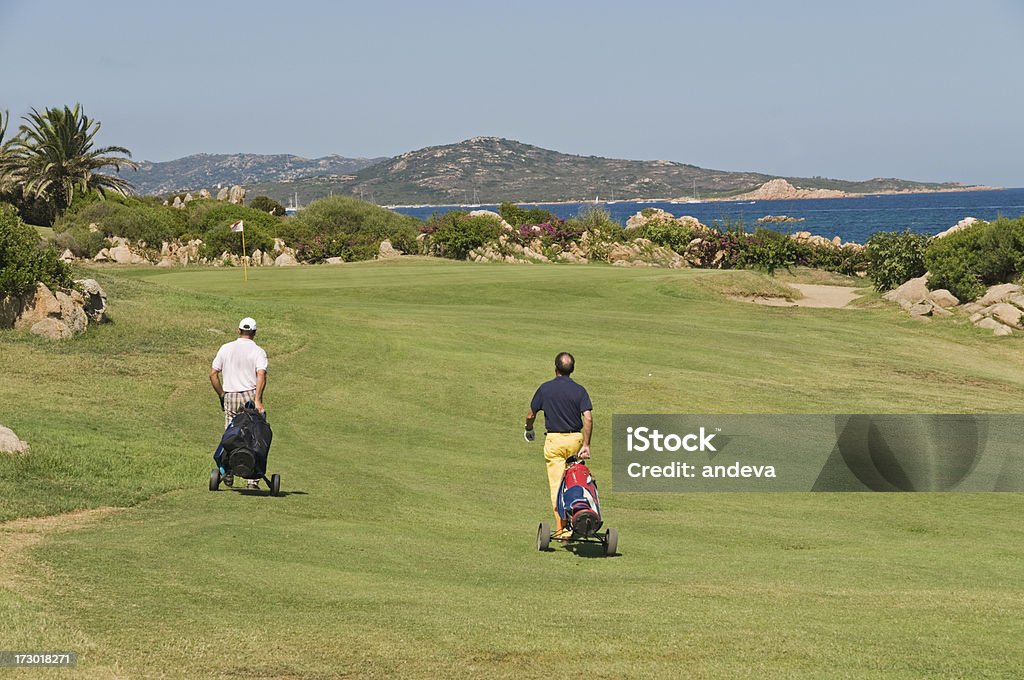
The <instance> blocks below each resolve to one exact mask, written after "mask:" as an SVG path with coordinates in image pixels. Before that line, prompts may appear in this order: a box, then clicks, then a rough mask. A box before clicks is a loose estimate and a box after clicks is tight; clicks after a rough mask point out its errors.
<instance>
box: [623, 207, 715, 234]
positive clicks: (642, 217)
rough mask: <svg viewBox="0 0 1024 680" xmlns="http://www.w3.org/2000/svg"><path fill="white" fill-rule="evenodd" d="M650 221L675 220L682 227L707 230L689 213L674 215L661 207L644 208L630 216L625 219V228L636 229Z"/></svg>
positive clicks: (667, 221)
mask: <svg viewBox="0 0 1024 680" xmlns="http://www.w3.org/2000/svg"><path fill="white" fill-rule="evenodd" d="M650 222H656V223H662V224H664V223H672V222H675V223H676V224H679V225H681V226H684V227H689V228H691V229H693V230H695V231H697V230H700V231H707V229H708V228H707V226H705V225H703V224H701V222H700V220H698V219H697V218H696V217H691V216H690V215H681V216H679V217H676V216H675V215H673V214H672V213H670V212H666V211H664V210H662V209H661V208H645V209H644V210H641V211H640V212H638V213H636V214H635V215H633V216H631V217H630V218H629V219H627V220H626V229H627V231H628V230H629V229H637V228H639V227H643V226H645V225H647V224H648V223H650Z"/></svg>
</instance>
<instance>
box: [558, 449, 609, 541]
mask: <svg viewBox="0 0 1024 680" xmlns="http://www.w3.org/2000/svg"><path fill="white" fill-rule="evenodd" d="M566 466H567V467H566V468H565V474H564V475H562V485H561V487H559V489H558V505H557V510H558V515H559V517H561V518H562V521H563V522H564V524H565V526H566V528H568V529H570V530H571V531H572V533H573V534H574V535H576V536H593V535H594V534H595V533H596V532H597V530H598V529H600V528H601V524H602V522H601V505H600V502H599V501H598V498H597V482H595V481H594V477H593V475H591V474H590V468H588V467H587V466H586V465H584V464H583V461H581V460H579V459H578V458H576V457H575V456H574V457H572V458H570V459H569V460H568V461H566Z"/></svg>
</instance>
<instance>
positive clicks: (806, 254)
mask: <svg viewBox="0 0 1024 680" xmlns="http://www.w3.org/2000/svg"><path fill="white" fill-rule="evenodd" d="M799 248H800V260H799V262H798V264H801V265H803V266H805V267H812V268H814V269H824V270H825V271H830V272H838V273H839V274H846V275H847V276H856V275H857V274H859V273H861V272H866V271H867V270H868V255H867V251H866V250H865V249H864V248H860V247H858V246H855V245H852V244H849V243H847V244H845V245H842V246H836V245H832V244H827V245H826V244H824V243H801V244H799Z"/></svg>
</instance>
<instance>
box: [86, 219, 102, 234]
mask: <svg viewBox="0 0 1024 680" xmlns="http://www.w3.org/2000/svg"><path fill="white" fill-rule="evenodd" d="M99 230H100V225H98V224H96V223H95V222H90V223H89V233H90V234H95V233H97V232H98V231H99Z"/></svg>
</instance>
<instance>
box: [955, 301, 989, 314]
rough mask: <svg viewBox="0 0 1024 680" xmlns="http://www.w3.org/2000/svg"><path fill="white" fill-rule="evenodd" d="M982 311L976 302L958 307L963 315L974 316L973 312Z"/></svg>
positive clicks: (981, 307)
mask: <svg viewBox="0 0 1024 680" xmlns="http://www.w3.org/2000/svg"><path fill="white" fill-rule="evenodd" d="M983 309H984V307H983V306H981V305H979V304H978V303H977V302H965V303H964V304H962V305H960V311H961V312H963V313H964V314H974V313H975V312H980V311H981V310H983Z"/></svg>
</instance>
